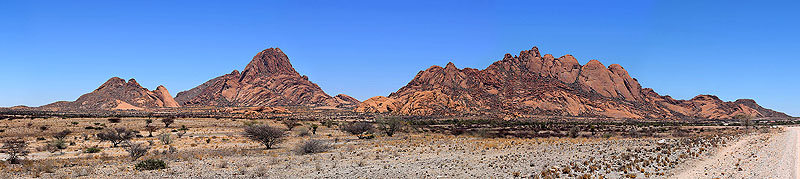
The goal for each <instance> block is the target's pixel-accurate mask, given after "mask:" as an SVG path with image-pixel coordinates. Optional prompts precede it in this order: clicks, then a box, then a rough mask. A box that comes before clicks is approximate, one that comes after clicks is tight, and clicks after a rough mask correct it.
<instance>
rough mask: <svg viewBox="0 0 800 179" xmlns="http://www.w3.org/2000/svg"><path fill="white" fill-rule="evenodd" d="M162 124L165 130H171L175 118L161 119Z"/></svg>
mask: <svg viewBox="0 0 800 179" xmlns="http://www.w3.org/2000/svg"><path fill="white" fill-rule="evenodd" d="M161 122H162V123H164V128H169V125H170V124H172V123H174V122H175V118H174V117H168V118H164V119H161Z"/></svg>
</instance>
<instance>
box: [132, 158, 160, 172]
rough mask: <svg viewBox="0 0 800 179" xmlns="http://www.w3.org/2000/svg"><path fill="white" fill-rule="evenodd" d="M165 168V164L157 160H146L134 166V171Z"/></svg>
mask: <svg viewBox="0 0 800 179" xmlns="http://www.w3.org/2000/svg"><path fill="white" fill-rule="evenodd" d="M165 168H167V163H164V161H163V160H159V159H147V160H145V161H141V162H139V163H137V164H136V170H158V169H165Z"/></svg>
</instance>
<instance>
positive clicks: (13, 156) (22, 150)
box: [0, 138, 30, 164]
mask: <svg viewBox="0 0 800 179" xmlns="http://www.w3.org/2000/svg"><path fill="white" fill-rule="evenodd" d="M26 147H28V143H27V142H25V140H23V139H22V138H18V139H9V140H6V141H5V142H3V147H2V148H0V152H2V153H6V154H8V159H7V160H6V161H8V163H11V164H19V163H20V160H19V157H22V156H26V155H28V153H30V151H28V150H27V149H26Z"/></svg>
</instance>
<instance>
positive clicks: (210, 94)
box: [175, 48, 347, 106]
mask: <svg viewBox="0 0 800 179" xmlns="http://www.w3.org/2000/svg"><path fill="white" fill-rule="evenodd" d="M175 99H176V100H177V101H179V102H180V104H181V105H184V106H275V105H282V106H290V105H303V106H341V105H340V104H342V103H341V102H343V101H347V100H338V99H335V98H334V97H331V96H329V95H328V94H325V92H324V91H322V89H321V88H320V87H319V86H317V84H314V83H313V82H311V81H310V80H309V79H308V76H305V75H300V74H299V73H297V71H295V69H294V67H292V64H291V63H290V62H289V57H288V56H287V55H286V54H284V53H283V51H282V50H281V49H278V48H269V49H265V50H263V51H261V52H258V53H257V54H256V55H255V56H254V57H253V59H252V60H251V61H250V63H249V64H247V66H246V67H245V69H244V70H243V71H242V72H241V73H239V71H237V70H234V71H233V72H231V73H230V74H225V75H222V76H219V77H217V78H214V79H211V80H209V81H207V82H205V83H203V84H201V85H199V86H197V87H195V88H192V89H190V90H188V91H183V92H180V93H178V95H177V97H175Z"/></svg>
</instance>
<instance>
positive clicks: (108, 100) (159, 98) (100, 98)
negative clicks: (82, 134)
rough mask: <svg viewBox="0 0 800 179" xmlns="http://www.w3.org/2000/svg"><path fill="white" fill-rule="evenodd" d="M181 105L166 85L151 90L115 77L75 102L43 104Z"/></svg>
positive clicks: (69, 106)
mask: <svg viewBox="0 0 800 179" xmlns="http://www.w3.org/2000/svg"><path fill="white" fill-rule="evenodd" d="M162 107H180V105H179V104H178V103H177V102H175V100H174V99H173V98H172V96H171V95H170V94H169V91H167V88H165V87H164V86H158V87H157V88H156V90H153V91H149V90H147V88H144V87H142V86H140V85H139V83H137V82H136V80H135V79H130V80H128V82H125V80H124V79H122V78H118V77H113V78H111V79H109V80H108V81H106V82H105V83H103V85H101V86H100V87H98V88H97V89H95V90H94V91H92V92H91V93H87V94H84V95H82V96H81V97H79V98H78V99H77V100H75V101H73V102H63V101H62V102H55V103H52V104H48V105H45V106H42V108H48V109H52V110H140V109H146V108H162Z"/></svg>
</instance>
